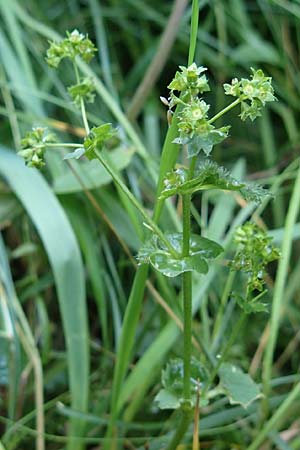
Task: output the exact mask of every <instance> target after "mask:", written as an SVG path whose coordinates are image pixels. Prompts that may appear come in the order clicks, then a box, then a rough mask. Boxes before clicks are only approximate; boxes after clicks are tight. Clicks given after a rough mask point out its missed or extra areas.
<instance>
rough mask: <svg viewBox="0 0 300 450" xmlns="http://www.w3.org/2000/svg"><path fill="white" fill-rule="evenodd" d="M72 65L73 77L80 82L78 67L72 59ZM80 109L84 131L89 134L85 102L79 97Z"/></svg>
mask: <svg viewBox="0 0 300 450" xmlns="http://www.w3.org/2000/svg"><path fill="white" fill-rule="evenodd" d="M73 67H74V72H75V77H76V83H77V84H79V83H80V76H79V71H78V67H77V64H76V62H75V61H73ZM80 109H81V116H82V121H83V125H84V129H85V131H86V134H89V132H90V127H89V123H88V120H87V115H86V109H85V104H84V100H83V98H80Z"/></svg>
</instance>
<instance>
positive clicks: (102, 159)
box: [95, 150, 180, 258]
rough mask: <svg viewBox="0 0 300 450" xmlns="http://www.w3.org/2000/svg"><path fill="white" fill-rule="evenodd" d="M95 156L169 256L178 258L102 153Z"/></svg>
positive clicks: (97, 152) (96, 151)
mask: <svg viewBox="0 0 300 450" xmlns="http://www.w3.org/2000/svg"><path fill="white" fill-rule="evenodd" d="M95 154H96V156H97V158H98V159H99V161H100V163H101V164H102V165H103V166H104V168H105V169H106V170H107V172H108V173H109V174H110V176H111V177H112V179H113V180H114V182H115V183H116V185H117V186H118V187H119V188H120V189H121V191H122V192H123V193H124V194H125V195H126V197H127V198H128V200H129V201H130V202H131V203H132V204H133V206H135V207H136V209H137V210H138V211H139V212H140V214H141V216H142V217H143V219H144V220H145V222H146V223H147V225H148V226H149V228H150V229H151V231H153V232H154V233H155V234H156V235H157V236H158V237H159V239H160V240H161V241H162V242H163V243H164V244H165V246H166V247H167V249H168V250H169V252H170V254H171V255H172V256H173V257H174V258H178V257H179V256H180V255H178V253H177V252H176V250H175V249H174V248H173V247H172V245H171V244H170V242H169V241H168V239H167V238H166V237H165V236H164V234H163V232H162V231H161V229H160V228H159V227H158V226H157V225H156V223H155V222H154V221H153V220H152V219H151V217H150V216H149V215H148V214H147V213H146V211H145V210H144V208H143V207H142V206H141V205H140V203H139V202H138V201H137V199H136V198H135V197H134V195H133V194H132V193H131V192H130V190H129V189H128V188H127V186H126V185H125V184H124V183H123V181H122V180H121V179H120V177H119V176H118V175H117V174H116V173H115V171H114V170H113V168H112V167H111V166H110V164H109V162H108V161H107V160H106V158H105V157H104V156H103V152H99V151H98V150H95Z"/></svg>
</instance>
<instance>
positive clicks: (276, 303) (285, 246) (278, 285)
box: [263, 166, 300, 398]
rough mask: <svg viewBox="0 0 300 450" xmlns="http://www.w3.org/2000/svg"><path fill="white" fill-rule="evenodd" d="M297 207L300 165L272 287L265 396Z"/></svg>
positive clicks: (299, 204) (265, 360)
mask: <svg viewBox="0 0 300 450" xmlns="http://www.w3.org/2000/svg"><path fill="white" fill-rule="evenodd" d="M299 208H300V166H299V169H298V174H297V178H296V180H295V184H294V189H293V193H292V197H291V201H290V205H289V209H288V212H287V217H286V222H285V232H284V237H283V242H282V248H281V252H282V255H281V259H280V260H279V264H278V271H277V276H276V281H275V287H274V295H273V304H272V313H271V320H270V336H269V339H268V343H267V347H266V353H265V356H264V361H263V383H264V394H265V395H266V398H267V396H268V392H269V388H270V380H271V376H272V364H273V356H274V350H275V347H276V342H277V337H278V330H279V324H280V321H281V308H282V305H283V300H284V298H285V296H284V290H285V287H286V280H287V275H288V270H289V261H290V256H291V249H292V242H293V228H294V225H295V223H296V220H297V216H298V213H299Z"/></svg>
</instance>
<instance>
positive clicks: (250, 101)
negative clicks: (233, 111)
mask: <svg viewBox="0 0 300 450" xmlns="http://www.w3.org/2000/svg"><path fill="white" fill-rule="evenodd" d="M251 71H252V75H251V77H250V80H249V79H246V78H242V79H241V80H238V79H237V78H234V79H233V80H232V81H231V84H224V90H225V94H226V95H232V96H233V97H238V98H239V99H240V100H241V114H240V117H241V119H242V120H246V119H248V118H249V119H251V120H252V121H253V120H254V119H256V117H259V116H260V115H261V109H262V108H263V106H265V104H266V102H272V101H274V100H276V98H275V96H274V89H273V87H272V84H271V81H272V78H271V77H266V76H265V75H264V73H263V71H262V70H261V69H259V70H255V69H253V68H252V67H251Z"/></svg>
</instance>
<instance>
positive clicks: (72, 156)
mask: <svg viewBox="0 0 300 450" xmlns="http://www.w3.org/2000/svg"><path fill="white" fill-rule="evenodd" d="M84 153H85V150H84V148H83V147H79V148H76V150H74V152H72V153H67V154H66V155H65V156H64V159H79V158H81V156H83V155H84Z"/></svg>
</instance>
